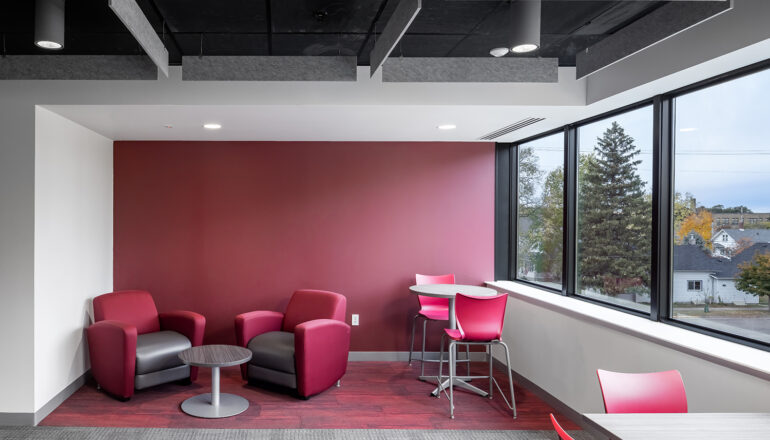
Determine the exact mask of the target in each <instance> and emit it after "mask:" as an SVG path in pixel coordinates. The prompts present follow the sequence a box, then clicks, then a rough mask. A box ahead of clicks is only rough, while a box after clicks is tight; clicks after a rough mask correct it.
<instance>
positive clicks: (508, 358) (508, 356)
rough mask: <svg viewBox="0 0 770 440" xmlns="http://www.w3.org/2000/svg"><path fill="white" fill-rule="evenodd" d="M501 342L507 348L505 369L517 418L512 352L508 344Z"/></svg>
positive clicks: (514, 414) (514, 416) (514, 413)
mask: <svg viewBox="0 0 770 440" xmlns="http://www.w3.org/2000/svg"><path fill="white" fill-rule="evenodd" d="M500 344H501V345H502V346H503V348H505V369H506V370H508V385H509V386H510V387H511V405H509V406H511V407H513V418H514V419H515V418H516V397H515V396H514V395H513V377H512V375H511V353H510V351H509V350H508V344H506V343H505V342H503V341H500Z"/></svg>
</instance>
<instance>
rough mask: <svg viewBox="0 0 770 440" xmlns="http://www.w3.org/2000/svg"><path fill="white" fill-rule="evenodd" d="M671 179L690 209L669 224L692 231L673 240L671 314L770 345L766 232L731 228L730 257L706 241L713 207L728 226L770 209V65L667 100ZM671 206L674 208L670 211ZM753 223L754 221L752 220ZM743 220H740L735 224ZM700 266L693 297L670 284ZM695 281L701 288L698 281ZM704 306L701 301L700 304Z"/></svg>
mask: <svg viewBox="0 0 770 440" xmlns="http://www.w3.org/2000/svg"><path fill="white" fill-rule="evenodd" d="M674 101H675V102H674V104H675V107H674V108H675V109H676V111H675V115H674V137H673V139H674V148H675V150H674V152H675V155H674V157H675V163H674V167H675V171H674V181H675V187H676V192H678V193H690V194H691V195H692V197H693V199H694V200H696V201H697V203H696V204H694V209H693V208H692V207H690V208H689V209H684V210H683V211H682V212H683V217H681V218H676V219H675V222H674V228H675V235H676V237H681V236H683V235H686V234H688V233H691V232H694V233H696V234H698V235H699V241H698V243H697V244H695V245H692V244H689V243H683V242H680V241H677V242H675V243H674V254H673V255H674V260H673V277H674V282H673V286H674V289H673V292H672V293H673V295H672V296H671V304H672V307H671V310H672V318H673V319H675V320H677V321H681V322H684V323H688V324H692V325H696V326H699V327H705V328H709V329H713V330H717V331H719V332H723V333H729V334H734V335H739V336H742V337H744V338H749V339H753V340H756V341H761V342H765V343H770V312H769V311H768V293H770V292H768V290H767V288H766V287H765V286H767V285H768V283H769V282H770V244H768V242H770V230H769V229H764V228H760V227H759V226H758V225H756V219H755V218H756V217H755V218H752V219H751V220H750V221H749V222H746V223H747V224H746V226H745V227H746V228H747V229H745V230H738V229H733V231H735V232H734V235H733V239H734V241H732V242H730V243H728V236H727V234H723V236H722V242H723V243H726V244H725V247H726V249H728V250H729V252H727V254H728V255H730V258H729V259H728V258H724V257H721V256H720V255H719V254H717V253H716V252H715V249H714V246H712V242H711V232H712V230H713V226H712V223H713V222H712V212H715V211H719V212H730V213H733V216H731V217H730V224H731V225H739V224H741V223H743V221H742V219H743V218H745V217H744V214H752V213H755V212H770V194H769V193H768V192H767V188H768V186H770V173H768V171H767V170H768V169H770V140H769V139H768V136H767V128H766V126H767V115H768V114H770V70H764V71H760V72H758V73H754V74H751V75H747V76H743V77H740V78H737V79H733V80H730V81H727V82H722V83H720V84H717V85H714V86H711V87H708V88H704V89H700V90H697V91H694V92H691V93H688V94H684V95H681V96H679V97H677V98H675V100H674ZM675 211H676V209H675ZM755 225H756V226H755ZM741 226H743V225H741ZM692 271H700V272H702V273H703V274H704V275H707V276H709V277H712V278H714V279H716V280H718V282H715V283H713V285H712V284H711V283H706V284H705V286H703V287H706V289H705V290H704V291H703V292H702V293H701V294H699V295H698V296H697V297H696V296H694V295H692V294H691V293H689V292H690V291H692V290H700V289H693V288H691V287H696V286H691V285H690V283H691V282H690V281H688V282H687V290H686V291H680V290H678V289H677V286H681V284H677V281H676V280H677V278H678V277H681V276H687V275H685V272H687V273H692ZM697 287H700V286H697ZM706 305H708V307H706Z"/></svg>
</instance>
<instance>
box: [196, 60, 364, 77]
mask: <svg viewBox="0 0 770 440" xmlns="http://www.w3.org/2000/svg"><path fill="white" fill-rule="evenodd" d="M182 80H183V81H355V80H356V57H355V56H333V57H327V56H294V57H286V56H203V57H198V56H189V57H182Z"/></svg>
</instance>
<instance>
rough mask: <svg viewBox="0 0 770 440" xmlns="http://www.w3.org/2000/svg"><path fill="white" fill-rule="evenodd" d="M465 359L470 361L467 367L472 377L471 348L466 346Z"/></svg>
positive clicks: (466, 364)
mask: <svg viewBox="0 0 770 440" xmlns="http://www.w3.org/2000/svg"><path fill="white" fill-rule="evenodd" d="M465 359H466V360H467V361H468V362H466V363H465V366H466V367H468V376H470V375H471V346H470V345H466V346H465Z"/></svg>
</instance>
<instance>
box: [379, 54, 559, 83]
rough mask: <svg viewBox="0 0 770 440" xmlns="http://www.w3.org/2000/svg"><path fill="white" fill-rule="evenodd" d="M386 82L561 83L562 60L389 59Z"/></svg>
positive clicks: (384, 69)
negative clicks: (560, 61) (560, 66)
mask: <svg viewBox="0 0 770 440" xmlns="http://www.w3.org/2000/svg"><path fill="white" fill-rule="evenodd" d="M382 80H383V82H512V83H522V82H534V83H544V82H545V83H553V82H558V81H559V59H558V58H514V57H506V58H417V57H410V58H400V57H399V58H389V59H388V60H387V61H386V62H385V64H384V65H383V66H382Z"/></svg>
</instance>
